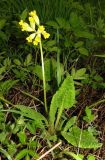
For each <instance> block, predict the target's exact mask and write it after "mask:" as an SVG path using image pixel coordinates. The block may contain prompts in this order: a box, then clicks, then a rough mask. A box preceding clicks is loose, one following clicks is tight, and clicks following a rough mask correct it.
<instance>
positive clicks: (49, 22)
mask: <svg viewBox="0 0 105 160" xmlns="http://www.w3.org/2000/svg"><path fill="white" fill-rule="evenodd" d="M46 24H47V25H49V26H51V27H53V28H55V29H57V28H59V25H58V23H57V22H55V21H48V22H47V23H46Z"/></svg>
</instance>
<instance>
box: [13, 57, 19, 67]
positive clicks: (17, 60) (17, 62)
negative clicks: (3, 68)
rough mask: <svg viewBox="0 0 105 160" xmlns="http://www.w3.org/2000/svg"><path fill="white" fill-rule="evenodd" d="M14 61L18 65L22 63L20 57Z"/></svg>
mask: <svg viewBox="0 0 105 160" xmlns="http://www.w3.org/2000/svg"><path fill="white" fill-rule="evenodd" d="M13 62H14V63H15V64H16V65H18V66H20V65H21V62H20V60H19V59H14V60H13Z"/></svg>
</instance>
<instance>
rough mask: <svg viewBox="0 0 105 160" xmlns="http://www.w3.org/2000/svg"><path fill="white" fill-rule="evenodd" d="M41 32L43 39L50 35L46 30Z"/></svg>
mask: <svg viewBox="0 0 105 160" xmlns="http://www.w3.org/2000/svg"><path fill="white" fill-rule="evenodd" d="M42 34H43V36H44V38H45V39H47V38H49V37H50V34H49V33H47V32H46V31H43V32H42Z"/></svg>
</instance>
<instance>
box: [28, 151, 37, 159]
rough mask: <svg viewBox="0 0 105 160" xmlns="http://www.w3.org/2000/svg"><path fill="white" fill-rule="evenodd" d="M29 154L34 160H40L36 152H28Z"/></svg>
mask: <svg viewBox="0 0 105 160" xmlns="http://www.w3.org/2000/svg"><path fill="white" fill-rule="evenodd" d="M28 154H29V155H30V156H32V157H33V158H35V159H36V158H37V159H38V157H39V156H38V154H37V153H36V152H35V151H33V150H28Z"/></svg>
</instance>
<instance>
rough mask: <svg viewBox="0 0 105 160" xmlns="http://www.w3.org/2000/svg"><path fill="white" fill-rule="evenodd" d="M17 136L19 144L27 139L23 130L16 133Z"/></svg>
mask: <svg viewBox="0 0 105 160" xmlns="http://www.w3.org/2000/svg"><path fill="white" fill-rule="evenodd" d="M17 135H18V137H19V141H20V143H21V144H25V143H26V140H27V137H26V134H25V132H24V131H20V132H19V133H18V134H17Z"/></svg>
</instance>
